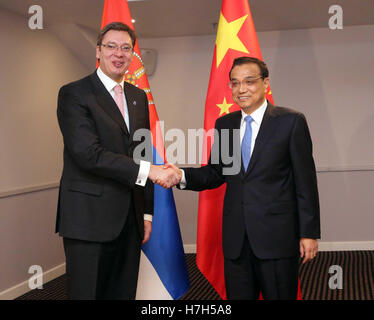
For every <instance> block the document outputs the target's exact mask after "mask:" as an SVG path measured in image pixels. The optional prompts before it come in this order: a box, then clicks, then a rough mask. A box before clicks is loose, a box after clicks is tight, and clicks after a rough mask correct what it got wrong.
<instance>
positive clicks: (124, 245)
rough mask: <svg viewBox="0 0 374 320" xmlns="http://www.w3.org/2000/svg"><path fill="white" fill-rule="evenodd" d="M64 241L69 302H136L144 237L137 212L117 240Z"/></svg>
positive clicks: (129, 218)
mask: <svg viewBox="0 0 374 320" xmlns="http://www.w3.org/2000/svg"><path fill="white" fill-rule="evenodd" d="M63 242H64V249H65V256H66V276H67V293H68V298H69V299H71V300H107V299H110V300H114V299H124V300H134V299H135V296H136V287H137V281H138V272H139V261H140V250H141V238H140V234H139V230H138V226H137V222H136V217H135V212H134V211H133V210H130V212H129V214H128V217H127V219H126V223H125V225H124V227H123V229H122V231H121V233H120V235H119V236H118V238H116V239H115V240H114V241H111V242H105V243H98V242H88V241H82V240H76V239H68V238H64V239H63Z"/></svg>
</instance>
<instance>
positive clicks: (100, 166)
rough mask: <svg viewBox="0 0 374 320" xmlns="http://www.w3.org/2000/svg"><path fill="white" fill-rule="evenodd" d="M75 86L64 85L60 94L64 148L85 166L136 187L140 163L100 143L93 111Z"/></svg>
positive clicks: (59, 113)
mask: <svg viewBox="0 0 374 320" xmlns="http://www.w3.org/2000/svg"><path fill="white" fill-rule="evenodd" d="M74 89H75V88H74V87H72V86H64V87H62V88H61V89H60V92H59V96H58V107H57V117H58V122H59V125H60V129H61V132H62V136H63V139H64V145H65V148H67V150H68V152H69V154H70V155H71V156H72V158H73V159H74V161H75V162H76V164H77V165H78V166H79V167H81V168H82V169H84V170H86V171H88V172H90V173H93V174H96V175H99V176H103V177H106V178H111V179H114V180H117V181H119V182H120V183H122V184H124V185H127V186H129V187H133V186H134V185H135V182H136V178H137V175H138V172H139V165H138V164H136V163H135V162H134V160H133V159H132V158H131V157H128V156H126V155H123V154H118V153H114V152H111V151H109V150H107V149H106V148H105V147H104V146H103V145H101V143H100V139H99V136H98V134H97V131H96V127H95V121H94V119H93V118H92V116H91V113H90V110H89V108H88V107H87V106H86V105H85V104H84V103H82V102H81V101H80V96H79V95H78V94H77V92H75V91H76V90H74Z"/></svg>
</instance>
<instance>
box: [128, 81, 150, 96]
mask: <svg viewBox="0 0 374 320" xmlns="http://www.w3.org/2000/svg"><path fill="white" fill-rule="evenodd" d="M123 86H124V88H125V91H126V90H130V91H132V92H133V93H135V94H141V95H145V91H144V90H143V89H140V88H138V87H137V86H134V85H133V84H131V83H129V82H127V81H125V82H124V83H123Z"/></svg>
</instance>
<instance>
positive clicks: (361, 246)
mask: <svg viewBox="0 0 374 320" xmlns="http://www.w3.org/2000/svg"><path fill="white" fill-rule="evenodd" d="M318 250H319V251H357V250H374V241H351V242H348V241H347V242H346V241H344V242H343V241H342V242H325V241H318ZM184 252H185V253H196V244H185V245H184Z"/></svg>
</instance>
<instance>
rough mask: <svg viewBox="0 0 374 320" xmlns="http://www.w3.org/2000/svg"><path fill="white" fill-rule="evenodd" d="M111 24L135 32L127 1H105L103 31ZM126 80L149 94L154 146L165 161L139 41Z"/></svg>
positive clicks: (162, 143) (159, 129)
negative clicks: (124, 26) (123, 25)
mask: <svg viewBox="0 0 374 320" xmlns="http://www.w3.org/2000/svg"><path fill="white" fill-rule="evenodd" d="M111 22H123V23H125V24H127V25H128V26H129V27H130V28H131V29H132V30H135V29H134V25H133V23H132V18H131V14H130V9H129V6H128V4H127V0H105V3H104V9H103V18H102V21H101V29H102V28H103V27H105V26H106V25H107V24H108V23H111ZM125 80H126V81H127V82H129V83H131V84H133V85H136V86H137V87H139V88H140V89H143V90H144V91H145V93H146V94H147V98H148V105H149V119H150V125H151V132H152V133H153V135H152V139H153V146H154V147H155V148H156V150H157V152H158V154H159V155H160V157H161V158H162V159H163V160H164V161H165V149H164V142H163V141H162V134H161V128H160V124H159V121H158V115H157V111H156V107H155V104H154V101H153V96H152V92H151V89H150V86H149V83H148V78H147V75H146V73H145V69H144V66H143V62H142V58H141V54H140V49H139V44H138V41H137V42H136V43H135V48H134V57H133V59H132V62H131V65H130V67H129V69H128V71H127V72H126V74H125Z"/></svg>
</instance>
